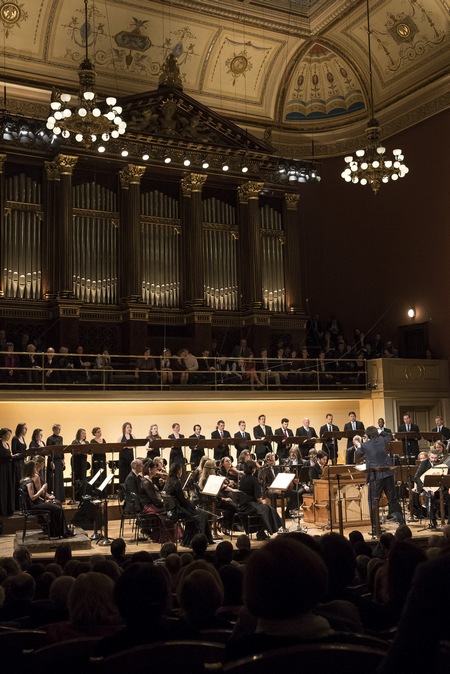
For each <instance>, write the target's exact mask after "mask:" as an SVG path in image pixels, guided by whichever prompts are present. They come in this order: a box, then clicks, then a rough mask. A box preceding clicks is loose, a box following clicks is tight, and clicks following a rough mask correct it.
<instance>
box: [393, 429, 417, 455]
mask: <svg viewBox="0 0 450 674" xmlns="http://www.w3.org/2000/svg"><path fill="white" fill-rule="evenodd" d="M398 432H399V433H406V424H399V426H398ZM410 433H420V431H419V427H418V425H417V424H411V430H410ZM403 445H404V448H405V454H411V455H412V456H415V457H416V458H417V455H418V454H419V441H418V440H404V441H403Z"/></svg>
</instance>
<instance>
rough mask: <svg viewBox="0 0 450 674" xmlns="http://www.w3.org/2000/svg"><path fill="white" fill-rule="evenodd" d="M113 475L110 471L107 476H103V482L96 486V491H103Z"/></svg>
mask: <svg viewBox="0 0 450 674" xmlns="http://www.w3.org/2000/svg"><path fill="white" fill-rule="evenodd" d="M102 470H103V469H102ZM113 477H114V473H110V474H109V475H107V476H106V477H105V479H104V480H103V482H102V483H101V485H100V486H99V487H97V489H98V491H103V490H104V488H105V487H107V486H108V484H109V483H110V482H111V480H112V479H113Z"/></svg>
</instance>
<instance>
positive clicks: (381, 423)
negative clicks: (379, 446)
mask: <svg viewBox="0 0 450 674" xmlns="http://www.w3.org/2000/svg"><path fill="white" fill-rule="evenodd" d="M378 434H379V435H384V436H386V435H390V436H391V437H392V431H391V429H390V428H386V426H385V425H384V419H383V417H380V418H379V419H378Z"/></svg>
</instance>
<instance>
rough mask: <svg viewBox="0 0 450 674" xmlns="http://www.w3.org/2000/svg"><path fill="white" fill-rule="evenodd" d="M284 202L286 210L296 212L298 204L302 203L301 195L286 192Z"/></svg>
mask: <svg viewBox="0 0 450 674" xmlns="http://www.w3.org/2000/svg"><path fill="white" fill-rule="evenodd" d="M284 201H285V202H286V208H287V209H288V211H296V210H297V208H298V202H299V201H300V194H292V193H291V192H285V194H284Z"/></svg>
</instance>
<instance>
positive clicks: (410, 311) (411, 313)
mask: <svg viewBox="0 0 450 674" xmlns="http://www.w3.org/2000/svg"><path fill="white" fill-rule="evenodd" d="M408 316H409V318H415V317H416V310H415V309H414V307H410V308H409V309H408Z"/></svg>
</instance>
